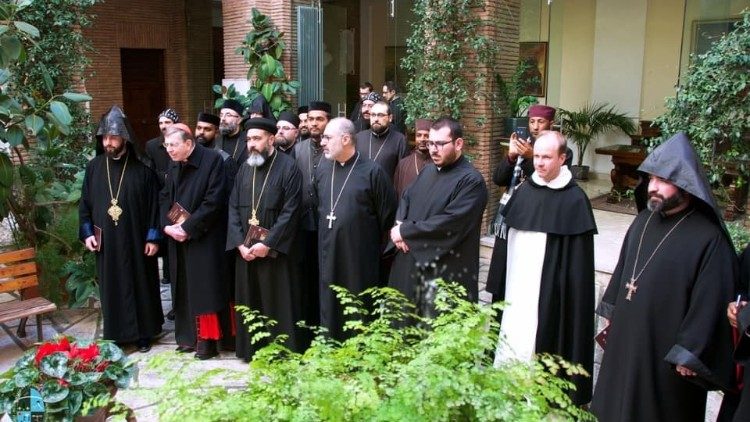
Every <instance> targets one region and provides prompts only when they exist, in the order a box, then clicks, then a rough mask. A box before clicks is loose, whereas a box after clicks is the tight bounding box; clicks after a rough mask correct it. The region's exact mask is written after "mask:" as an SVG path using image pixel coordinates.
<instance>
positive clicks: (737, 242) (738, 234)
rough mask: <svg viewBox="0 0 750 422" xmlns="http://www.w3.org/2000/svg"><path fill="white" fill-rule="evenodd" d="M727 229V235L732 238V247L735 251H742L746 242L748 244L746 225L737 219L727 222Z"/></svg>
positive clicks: (748, 237) (749, 236)
mask: <svg viewBox="0 0 750 422" xmlns="http://www.w3.org/2000/svg"><path fill="white" fill-rule="evenodd" d="M726 225H727V231H728V232H729V236H730V237H731V238H732V243H733V244H734V249H735V251H737V253H738V254H739V253H742V251H744V250H745V248H746V247H747V245H748V244H750V233H748V231H747V227H745V225H744V224H742V223H741V222H738V221H732V222H727V223H726Z"/></svg>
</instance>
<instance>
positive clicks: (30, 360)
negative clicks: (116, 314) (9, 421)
mask: <svg viewBox="0 0 750 422" xmlns="http://www.w3.org/2000/svg"><path fill="white" fill-rule="evenodd" d="M136 369H137V366H135V365H134V363H133V362H131V361H130V360H128V357H127V356H126V355H125V353H124V352H123V351H122V350H121V349H120V348H119V347H117V346H116V345H115V344H114V343H113V342H110V341H105V340H100V341H96V342H93V341H86V340H75V339H73V338H72V337H67V336H61V337H58V338H57V339H55V340H53V341H48V342H45V343H43V344H41V345H40V346H39V347H38V348H36V349H32V350H29V351H28V352H26V353H25V354H24V355H23V356H22V357H21V359H19V360H18V361H17V362H16V364H15V366H14V367H13V368H11V369H9V370H8V371H6V372H5V373H4V374H2V376H0V410H1V411H3V412H7V413H8V414H9V415H11V417H14V416H15V415H16V412H17V410H18V408H17V406H18V405H19V401H20V400H21V399H22V398H24V397H28V396H30V395H31V394H30V390H31V389H32V388H33V389H35V390H36V391H37V392H38V393H39V394H40V395H41V398H42V400H43V401H44V407H45V409H44V410H45V420H59V421H72V420H73V418H74V417H75V416H81V415H85V413H83V409H84V408H86V409H87V410H88V409H90V408H91V406H90V405H88V406H87V405H86V403H87V402H89V401H92V400H94V401H96V402H97V403H102V402H110V401H111V396H112V395H113V390H114V389H116V388H127V387H128V385H129V384H130V381H131V379H132V378H133V376H134V375H135V372H136Z"/></svg>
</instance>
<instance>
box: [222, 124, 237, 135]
mask: <svg viewBox="0 0 750 422" xmlns="http://www.w3.org/2000/svg"><path fill="white" fill-rule="evenodd" d="M237 127H238V126H237V123H227V124H225V125H224V124H222V125H219V132H221V134H222V135H231V134H233V133H234V132H235V131H237Z"/></svg>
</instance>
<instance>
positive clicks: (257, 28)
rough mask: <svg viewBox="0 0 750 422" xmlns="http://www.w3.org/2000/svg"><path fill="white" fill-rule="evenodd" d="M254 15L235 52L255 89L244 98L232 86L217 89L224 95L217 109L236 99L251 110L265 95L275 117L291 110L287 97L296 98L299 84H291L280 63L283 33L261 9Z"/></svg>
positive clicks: (283, 46)
mask: <svg viewBox="0 0 750 422" xmlns="http://www.w3.org/2000/svg"><path fill="white" fill-rule="evenodd" d="M252 13H253V16H252V18H251V19H250V22H249V23H250V25H252V28H253V29H252V30H251V31H250V32H248V33H247V34H246V35H245V39H244V40H243V41H242V45H241V46H240V47H238V48H237V50H236V52H237V53H238V54H242V57H243V58H244V59H245V63H247V64H248V65H249V66H250V68H249V69H248V72H247V78H248V79H249V80H251V81H252V85H251V86H250V90H249V91H248V92H247V94H245V95H240V94H239V93H238V92H237V91H236V89H234V87H233V86H230V87H223V86H221V85H215V86H214V87H213V90H214V92H215V93H217V94H220V95H222V98H219V99H217V100H216V105H215V106H216V107H217V108H218V107H220V106H221V103H222V101H223V99H224V98H232V99H237V100H239V101H240V102H241V103H242V104H244V105H245V106H248V105H250V103H251V102H252V101H253V100H254V99H255V98H256V97H257V96H259V95H263V97H265V99H266V101H268V105H269V106H270V107H271V110H272V111H273V113H274V115H276V116H278V115H279V113H280V112H282V111H284V110H286V109H289V108H291V103H290V102H289V100H288V97H290V96H293V95H296V94H297V90H298V89H299V82H297V81H293V80H289V77H288V76H287V75H286V72H284V65H283V64H282V63H281V56H282V55H283V54H284V49H285V48H286V44H285V43H284V41H282V38H283V37H284V33H283V32H279V31H277V30H276V29H275V28H274V25H273V22H272V21H271V19H270V18H269V17H268V16H266V15H264V14H262V13H261V12H260V11H258V9H256V8H253V10H252Z"/></svg>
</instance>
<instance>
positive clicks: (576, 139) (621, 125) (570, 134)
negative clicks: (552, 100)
mask: <svg viewBox="0 0 750 422" xmlns="http://www.w3.org/2000/svg"><path fill="white" fill-rule="evenodd" d="M558 113H559V116H560V120H561V123H560V130H561V131H562V134H563V135H564V136H565V137H566V138H567V139H569V140H571V141H573V143H574V144H576V147H577V149H578V155H577V157H578V160H576V162H577V165H578V166H581V165H583V156H584V154H585V153H586V149H587V148H588V146H589V144H591V141H592V140H593V139H594V138H596V137H597V136H599V135H601V134H603V133H606V132H608V131H611V130H615V129H620V130H622V131H623V132H625V133H626V134H628V135H630V134H633V133H635V130H636V127H635V124H634V123H633V120H632V119H631V118H629V117H628V116H626V115H625V114H622V113H618V112H617V111H615V107H614V106H609V105H608V104H607V103H600V104H596V103H593V104H586V105H585V106H583V107H582V108H581V109H579V110H576V111H569V110H564V109H560V110H559V111H558Z"/></svg>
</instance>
